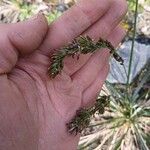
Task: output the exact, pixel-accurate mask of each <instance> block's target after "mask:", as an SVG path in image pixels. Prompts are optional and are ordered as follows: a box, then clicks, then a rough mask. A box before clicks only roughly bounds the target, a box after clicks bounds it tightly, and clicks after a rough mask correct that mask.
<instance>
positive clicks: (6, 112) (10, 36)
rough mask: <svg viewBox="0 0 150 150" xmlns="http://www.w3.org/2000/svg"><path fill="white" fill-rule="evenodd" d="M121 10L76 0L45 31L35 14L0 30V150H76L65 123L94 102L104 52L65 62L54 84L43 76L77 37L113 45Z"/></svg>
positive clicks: (112, 0) (100, 1) (96, 0)
mask: <svg viewBox="0 0 150 150" xmlns="http://www.w3.org/2000/svg"><path fill="white" fill-rule="evenodd" d="M126 8H127V6H126V2H125V1H124V0H107V1H106V0H93V1H92V3H91V0H81V1H80V2H78V3H77V4H76V5H75V6H73V7H72V8H71V9H69V10H68V11H66V12H65V13H64V15H63V16H61V17H60V18H59V19H58V20H56V21H55V22H53V23H52V24H51V25H50V26H49V27H48V25H47V22H46V20H45V18H44V17H43V15H40V14H39V15H38V16H36V17H35V18H32V19H31V20H29V21H26V22H21V23H17V24H8V25H3V24H2V25H0V33H1V34H0V83H1V84H0V99H1V100H0V147H1V150H17V149H18V150H37V149H39V150H48V149H50V150H74V149H76V148H77V144H78V141H79V137H80V135H77V136H74V135H70V134H68V133H67V130H66V123H67V122H69V121H70V119H71V118H72V117H73V116H74V115H75V113H76V110H78V109H79V108H80V107H83V106H85V107H86V106H89V105H91V104H93V103H94V102H95V99H96V97H97V95H98V93H99V91H100V89H101V87H102V85H103V83H104V81H105V79H106V76H107V74H108V70H109V65H108V58H109V51H107V50H101V51H99V52H96V53H95V54H93V55H89V54H88V55H81V56H80V59H79V60H76V59H72V58H67V59H66V60H65V67H64V69H63V71H62V73H61V75H58V76H57V77H56V78H55V79H51V78H50V77H49V76H48V75H47V68H48V67H49V65H50V56H51V55H52V54H53V53H54V52H55V50H56V49H58V48H60V47H61V46H63V45H65V44H66V43H68V42H70V41H72V40H73V39H74V38H75V37H77V36H79V35H80V34H86V35H89V36H90V37H92V38H94V39H95V40H97V39H98V38H99V37H102V38H104V39H107V40H108V41H110V42H111V43H112V44H113V45H114V46H117V45H118V43H120V41H121V40H122V38H123V37H124V34H125V32H124V30H123V29H122V28H121V27H119V25H118V24H119V22H120V21H121V19H122V17H123V16H124V14H125V13H126Z"/></svg>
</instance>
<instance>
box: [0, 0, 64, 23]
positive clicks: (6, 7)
mask: <svg viewBox="0 0 150 150" xmlns="http://www.w3.org/2000/svg"><path fill="white" fill-rule="evenodd" d="M50 6H51V5H50V4H49V5H47V4H46V3H45V2H41V3H38V2H36V1H35V2H27V1H23V0H12V1H10V0H2V1H1V2H0V16H3V18H4V22H7V23H10V22H11V23H15V22H18V21H23V20H26V19H28V18H30V17H31V16H33V15H35V14H37V13H38V12H39V11H42V12H43V13H44V14H45V16H46V18H47V20H48V22H49V23H50V22H52V21H53V20H55V19H56V18H58V17H59V16H60V15H61V12H58V11H56V10H53V9H50ZM40 7H41V8H43V10H41V9H39V8H40Z"/></svg>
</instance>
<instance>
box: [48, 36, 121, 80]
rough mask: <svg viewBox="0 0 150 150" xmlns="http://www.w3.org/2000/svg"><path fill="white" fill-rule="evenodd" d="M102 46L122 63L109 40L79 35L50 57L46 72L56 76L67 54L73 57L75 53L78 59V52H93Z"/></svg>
mask: <svg viewBox="0 0 150 150" xmlns="http://www.w3.org/2000/svg"><path fill="white" fill-rule="evenodd" d="M102 48H108V49H109V50H110V53H111V54H112V56H113V57H114V59H115V60H116V61H118V62H120V64H121V65H123V59H122V58H121V57H120V56H119V55H118V54H117V52H116V50H115V48H114V47H113V46H112V44H111V43H110V42H108V41H107V40H103V39H102V38H99V40H98V41H97V42H95V41H94V40H93V39H91V38H90V37H89V36H80V37H78V38H76V39H74V40H73V42H72V43H70V44H69V45H67V46H65V47H63V48H61V49H60V50H59V51H58V52H57V53H55V54H54V55H53V56H52V57H51V61H52V62H51V66H50V67H49V68H48V73H49V75H50V76H51V77H52V78H54V77H56V76H57V75H58V74H59V73H60V72H61V70H62V69H63V60H64V58H65V57H67V56H72V57H73V58H74V56H75V55H76V56H77V58H78V59H79V55H80V54H88V53H94V52H96V51H97V50H100V49H102Z"/></svg>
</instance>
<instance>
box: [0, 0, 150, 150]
mask: <svg viewBox="0 0 150 150" xmlns="http://www.w3.org/2000/svg"><path fill="white" fill-rule="evenodd" d="M76 1H77V0H0V23H16V22H19V21H23V20H26V19H28V18H30V17H31V16H32V15H34V14H37V13H38V12H40V11H42V12H43V13H44V14H45V16H46V17H47V20H48V22H49V24H50V23H51V22H53V21H54V20H55V19H57V18H58V17H60V16H61V15H62V14H63V12H64V11H66V10H67V9H69V8H70V7H71V6H72V5H74V4H75V3H76ZM91 1H92V0H91ZM127 2H128V12H127V15H126V17H125V18H124V20H123V21H122V23H121V24H122V26H124V28H126V30H127V35H126V37H125V39H124V40H123V41H122V43H121V44H120V46H119V47H118V49H119V53H120V55H121V56H122V58H123V59H124V61H125V63H124V66H123V67H122V66H120V65H119V64H118V63H116V62H115V61H114V60H113V59H111V61H110V65H111V67H110V73H109V75H108V78H107V81H106V83H105V85H104V87H103V90H102V92H101V93H100V95H99V97H101V95H106V96H109V99H110V105H109V106H108V107H107V108H105V112H104V113H103V114H97V113H96V114H95V115H94V116H93V117H92V118H91V123H90V126H89V127H88V128H87V129H85V130H84V131H83V133H82V137H81V139H80V142H79V147H78V149H79V150H81V149H84V150H150V0H128V1H127Z"/></svg>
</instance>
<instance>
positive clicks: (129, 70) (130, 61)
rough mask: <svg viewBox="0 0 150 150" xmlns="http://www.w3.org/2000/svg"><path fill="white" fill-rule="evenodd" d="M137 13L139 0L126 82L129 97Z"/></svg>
mask: <svg viewBox="0 0 150 150" xmlns="http://www.w3.org/2000/svg"><path fill="white" fill-rule="evenodd" d="M137 14H138V0H136V5H135V14H134V31H133V39H132V46H131V53H130V60H129V67H128V76H127V83H126V89H127V97H129V91H130V75H131V67H132V59H133V50H134V43H135V35H136V23H137Z"/></svg>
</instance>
